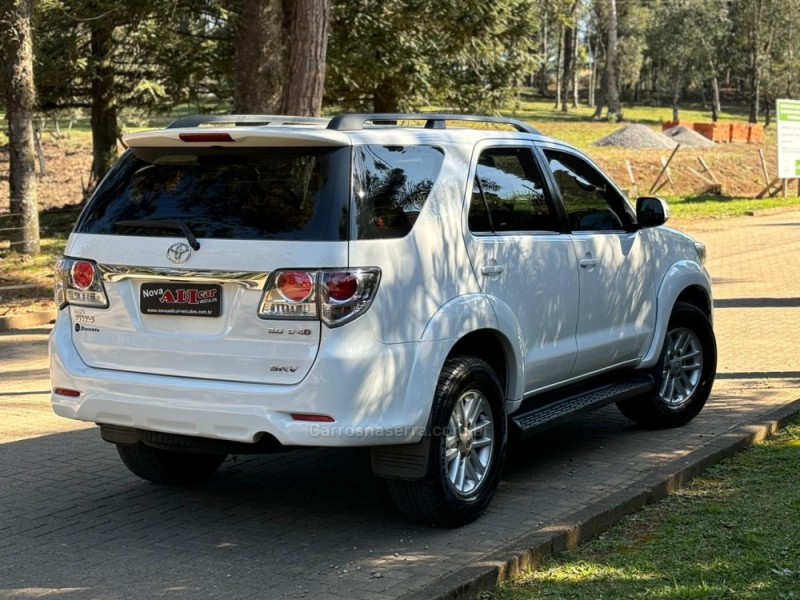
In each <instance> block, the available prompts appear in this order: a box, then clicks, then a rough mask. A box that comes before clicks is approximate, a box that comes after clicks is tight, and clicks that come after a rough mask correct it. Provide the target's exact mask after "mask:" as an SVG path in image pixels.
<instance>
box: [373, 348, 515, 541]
mask: <svg viewBox="0 0 800 600" xmlns="http://www.w3.org/2000/svg"><path fill="white" fill-rule="evenodd" d="M507 429H508V427H507V418H506V412H505V405H504V395H503V392H502V388H501V385H500V381H499V380H498V378H497V375H496V374H495V372H494V371H493V370H492V368H491V367H490V366H489V365H488V364H487V363H486V362H484V361H482V360H480V359H478V358H474V357H469V356H458V357H454V358H450V359H448V360H447V362H446V363H445V365H444V368H443V369H442V372H441V375H440V376H439V381H438V384H437V386H436V393H435V395H434V402H433V410H432V414H431V420H430V430H429V432H428V435H430V436H431V439H430V451H429V453H428V464H427V467H426V474H425V476H424V478H423V479H422V480H419V481H407V480H401V479H390V480H389V481H388V485H389V490H390V493H391V495H392V499H393V500H394V502H395V504H396V505H397V507H398V509H399V510H400V511H401V512H402V513H403V514H404V515H405V516H406V517H408V518H410V519H413V520H415V521H419V522H422V523H426V524H433V525H439V526H445V527H457V526H459V525H464V524H466V523H469V522H471V521H474V520H475V519H477V518H478V517H479V516H480V515H481V514H482V513H483V512H484V511H485V510H486V507H487V506H488V505H489V503H490V502H491V500H492V497H493V496H494V493H495V491H496V490H497V486H498V484H499V482H500V473H501V471H502V468H503V463H504V461H505V455H506V446H507V439H508V433H507Z"/></svg>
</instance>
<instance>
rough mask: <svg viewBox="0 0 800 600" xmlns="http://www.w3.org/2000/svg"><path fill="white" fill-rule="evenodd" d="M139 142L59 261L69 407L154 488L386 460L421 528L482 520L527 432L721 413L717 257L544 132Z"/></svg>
mask: <svg viewBox="0 0 800 600" xmlns="http://www.w3.org/2000/svg"><path fill="white" fill-rule="evenodd" d="M476 121H480V122H481V124H480V127H481V128H475V127H464V126H463V125H464V123H467V125H473V123H472V122H476ZM457 123H460V124H461V125H462V126H461V127H456V126H454V125H456V124H457ZM502 128H504V129H502ZM125 143H126V144H127V145H128V147H129V149H128V151H127V152H126V153H125V154H124V155H123V156H122V158H121V159H120V160H119V162H118V163H117V164H116V166H115V167H114V168H113V169H112V170H111V172H110V173H109V174H108V176H107V177H106V178H105V179H104V180H103V182H102V183H101V185H100V186H99V187H98V189H97V191H96V192H95V194H94V195H93V197H92V198H91V199H90V200H89V202H88V204H87V205H86V208H85V209H84V211H83V213H82V214H81V216H80V218H79V220H78V222H77V224H76V226H75V230H74V231H73V233H72V235H71V236H70V238H69V242H68V244H67V248H66V252H65V256H64V257H63V258H62V259H60V261H59V263H58V266H57V273H56V301H57V303H58V305H59V308H60V311H59V314H58V319H57V321H56V325H55V328H54V329H53V332H52V336H51V340H50V352H51V375H52V388H53V389H52V403H53V408H54V410H55V412H56V413H57V414H59V415H61V416H64V417H69V418H73V419H80V420H83V421H91V422H95V423H98V424H99V425H100V427H101V433H102V436H103V438H104V439H105V440H107V441H109V442H112V443H114V444H116V446H117V449H118V450H119V454H120V456H121V457H122V460H123V461H124V462H125V464H126V465H127V466H128V468H129V469H130V470H131V471H133V472H134V473H135V474H137V475H138V476H140V477H143V478H145V479H148V480H151V481H154V482H159V483H167V484H192V483H198V482H200V481H202V480H204V479H207V478H209V477H211V476H212V475H213V473H214V472H215V471H216V469H217V468H218V467H219V466H220V464H221V463H222V462H223V460H224V459H225V457H226V455H228V454H243V453H255V452H270V451H274V450H277V449H280V448H283V447H293V446H370V447H372V464H373V469H374V471H375V473H377V474H378V475H380V476H382V477H385V478H386V479H388V481H389V488H390V490H391V493H392V496H393V498H394V499H395V501H396V503H397V505H398V507H399V508H400V509H401V510H402V511H403V512H404V513H405V514H406V515H408V516H410V517H412V518H414V519H417V520H422V521H425V522H429V523H437V524H443V525H458V524H462V523H466V522H469V521H471V520H473V519H475V518H477V517H478V516H479V515H480V514H481V513H482V512H483V511H484V510H485V508H486V507H487V505H488V503H489V502H490V500H491V498H492V496H493V495H494V492H495V490H496V488H497V484H498V481H499V478H500V473H501V469H502V466H503V461H504V458H505V454H506V449H507V441H508V439H509V437H510V436H519V437H524V436H527V435H530V434H532V433H535V432H537V431H540V430H542V429H544V428H546V427H549V426H552V425H554V424H557V423H560V422H562V421H563V420H564V419H566V418H569V417H571V416H574V415H576V414H579V413H582V412H585V411H586V410H589V409H594V408H597V407H600V406H604V405H606V404H609V403H612V402H615V403H616V404H617V406H619V408H620V410H621V411H622V412H623V413H624V414H625V415H627V416H628V417H630V418H632V419H633V420H634V421H636V422H638V423H640V424H642V425H644V426H647V427H673V426H678V425H682V424H684V423H686V422H688V421H689V420H691V419H692V418H693V417H694V416H695V415H696V414H697V413H698V412H699V411H700V409H701V408H702V407H703V404H704V403H705V401H706V399H707V398H708V395H709V393H710V391H711V385H712V383H713V380H714V373H715V368H716V346H715V341H714V334H713V330H712V314H711V313H712V300H711V285H710V281H709V276H708V273H707V272H706V270H705V268H704V267H703V259H704V255H705V249H704V247H703V246H702V244H699V243H697V242H695V241H694V240H692V239H691V238H689V237H687V236H686V235H683V234H681V233H679V232H677V231H674V230H672V229H669V228H666V227H662V225H663V224H664V222H665V221H666V220H667V217H668V210H667V207H666V205H665V204H664V202H663V201H662V200H660V199H658V198H640V199H639V200H638V202H637V207H636V210H634V209H633V208H632V207H631V205H630V204H629V203H628V201H627V199H626V198H625V195H624V194H623V193H622V192H620V190H619V189H618V188H617V187H616V186H615V185H614V184H613V183H612V182H611V181H610V180H609V179H608V178H607V177H606V176H605V175H604V174H603V173H602V172H601V171H600V170H599V169H598V168H597V167H596V166H595V165H594V164H593V163H592V162H591V161H590V160H589V159H588V158H587V157H586V156H584V155H583V154H582V153H581V152H579V151H578V150H576V149H574V148H572V147H570V146H568V145H566V144H563V143H561V142H558V141H556V140H554V139H551V138H548V137H545V136H542V135H540V134H539V133H538V132H537V131H536V130H534V129H533V128H531V127H530V126H529V125H527V124H525V123H522V122H519V121H514V120H510V119H500V118H491V117H473V116H466V115H441V114H345V115H339V116H337V117H335V118H333V119H331V120H327V119H301V118H296V117H276V116H195V117H185V118H182V119H179V120H178V121H176V122H175V123H173V124H172V125H171V126H170V127H169V128H167V129H164V130H160V131H147V132H142V133H134V134H131V135H128V136H127V137H126V138H125Z"/></svg>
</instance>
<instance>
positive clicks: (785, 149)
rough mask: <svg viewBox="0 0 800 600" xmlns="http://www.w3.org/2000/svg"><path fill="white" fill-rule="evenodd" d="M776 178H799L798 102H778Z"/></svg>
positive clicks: (799, 130) (799, 124)
mask: <svg viewBox="0 0 800 600" xmlns="http://www.w3.org/2000/svg"><path fill="white" fill-rule="evenodd" d="M775 114H777V115H778V177H780V178H781V179H795V178H797V177H800V100H778V106H777V109H776V111H775Z"/></svg>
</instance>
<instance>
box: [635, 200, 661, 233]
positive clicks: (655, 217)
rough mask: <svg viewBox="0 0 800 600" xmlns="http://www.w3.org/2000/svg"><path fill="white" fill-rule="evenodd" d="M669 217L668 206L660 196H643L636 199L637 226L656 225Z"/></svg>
mask: <svg viewBox="0 0 800 600" xmlns="http://www.w3.org/2000/svg"><path fill="white" fill-rule="evenodd" d="M668 219H669V206H667V203H666V202H665V201H664V200H662V199H661V198H656V197H650V196H644V197H642V198H638V199H637V200H636V222H637V223H638V224H639V227H658V226H659V225H663V224H664V223H666V222H667V220H668Z"/></svg>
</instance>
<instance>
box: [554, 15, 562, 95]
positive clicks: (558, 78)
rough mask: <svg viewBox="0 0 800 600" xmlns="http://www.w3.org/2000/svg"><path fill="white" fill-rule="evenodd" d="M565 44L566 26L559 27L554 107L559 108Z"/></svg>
mask: <svg viewBox="0 0 800 600" xmlns="http://www.w3.org/2000/svg"><path fill="white" fill-rule="evenodd" d="M563 46H564V28H563V26H562V27H559V29H558V53H557V54H556V103H555V105H554V106H553V108H558V105H559V104H560V102H561V86H562V80H561V57H562V54H563V53H562V51H561V50H562V48H563Z"/></svg>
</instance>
